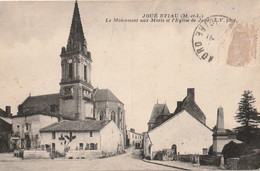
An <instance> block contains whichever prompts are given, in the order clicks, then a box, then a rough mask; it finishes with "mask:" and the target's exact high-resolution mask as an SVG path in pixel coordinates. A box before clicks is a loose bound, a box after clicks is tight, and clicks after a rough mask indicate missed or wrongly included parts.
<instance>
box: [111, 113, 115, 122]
mask: <svg viewBox="0 0 260 171" xmlns="http://www.w3.org/2000/svg"><path fill="white" fill-rule="evenodd" d="M111 120H113V121H114V122H116V113H115V112H114V111H112V112H111Z"/></svg>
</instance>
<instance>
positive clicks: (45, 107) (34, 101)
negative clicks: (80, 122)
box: [18, 93, 59, 115]
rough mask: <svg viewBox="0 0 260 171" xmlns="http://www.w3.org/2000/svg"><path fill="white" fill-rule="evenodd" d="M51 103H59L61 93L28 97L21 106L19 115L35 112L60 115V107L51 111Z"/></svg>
mask: <svg viewBox="0 0 260 171" xmlns="http://www.w3.org/2000/svg"><path fill="white" fill-rule="evenodd" d="M50 105H56V106H58V105H59V93H56V94H46V95H39V96H29V97H27V99H25V101H24V102H23V103H22V104H21V105H20V106H19V108H21V110H22V111H20V110H19V112H18V115H31V114H35V113H50V114H52V115H58V113H59V111H58V109H57V110H56V111H55V112H50Z"/></svg>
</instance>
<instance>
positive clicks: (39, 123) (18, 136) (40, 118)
mask: <svg viewBox="0 0 260 171" xmlns="http://www.w3.org/2000/svg"><path fill="white" fill-rule="evenodd" d="M58 105H59V94H47V95H40V96H29V97H27V98H26V99H25V100H24V102H23V103H22V104H21V105H19V107H18V114H17V115H13V117H12V131H13V136H12V139H13V140H14V141H15V143H14V144H15V149H16V148H22V149H31V148H39V147H40V143H41V142H40V138H39V136H40V132H39V131H40V129H41V128H44V127H46V126H48V125H50V124H53V123H55V122H57V121H58V118H59V114H58Z"/></svg>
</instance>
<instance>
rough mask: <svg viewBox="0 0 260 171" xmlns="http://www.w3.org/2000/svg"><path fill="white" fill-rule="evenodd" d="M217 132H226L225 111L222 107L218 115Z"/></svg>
mask: <svg viewBox="0 0 260 171" xmlns="http://www.w3.org/2000/svg"><path fill="white" fill-rule="evenodd" d="M217 132H226V131H225V128H224V110H223V108H222V107H221V106H220V107H219V108H218V113H217Z"/></svg>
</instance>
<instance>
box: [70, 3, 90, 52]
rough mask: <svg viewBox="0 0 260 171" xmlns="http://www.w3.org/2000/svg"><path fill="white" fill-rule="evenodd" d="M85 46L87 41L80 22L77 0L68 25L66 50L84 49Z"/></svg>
mask: <svg viewBox="0 0 260 171" xmlns="http://www.w3.org/2000/svg"><path fill="white" fill-rule="evenodd" d="M86 47H87V42H86V39H85V36H84V32H83V27H82V24H81V19H80V14H79V7H78V2H77V1H76V2H75V6H74V12H73V18H72V23H71V27H70V34H69V39H68V43H67V52H74V51H79V50H84V49H85V48H86Z"/></svg>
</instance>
